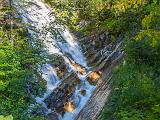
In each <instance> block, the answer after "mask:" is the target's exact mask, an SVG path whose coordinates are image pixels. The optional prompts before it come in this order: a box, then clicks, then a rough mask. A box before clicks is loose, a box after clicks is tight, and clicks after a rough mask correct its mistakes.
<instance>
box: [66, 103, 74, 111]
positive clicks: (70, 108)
mask: <svg viewBox="0 0 160 120" xmlns="http://www.w3.org/2000/svg"><path fill="white" fill-rule="evenodd" d="M75 108H76V106H75V105H74V103H73V102H66V103H65V104H64V110H65V111H66V112H73V111H74V110H75Z"/></svg>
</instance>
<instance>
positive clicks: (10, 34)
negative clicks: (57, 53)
mask: <svg viewBox="0 0 160 120" xmlns="http://www.w3.org/2000/svg"><path fill="white" fill-rule="evenodd" d="M1 10H2V11H3V15H2V19H1V21H2V22H0V24H1V27H0V115H4V116H7V115H12V116H13V118H14V119H15V120H29V119H34V118H32V117H30V116H29V115H28V114H27V110H28V108H29V105H30V104H31V103H33V102H35V101H34V100H33V99H32V97H31V93H30V92H29V91H28V85H32V84H34V87H32V89H33V91H39V90H40V89H41V88H42V89H44V88H43V87H44V86H45V83H44V82H41V81H39V82H37V81H36V80H35V77H34V76H33V75H36V72H35V70H36V69H37V66H38V65H40V64H41V63H42V62H43V60H42V56H41V55H40V54H41V53H42V52H43V51H42V48H41V47H42V46H41V43H40V42H38V43H37V41H36V40H35V45H36V47H33V46H32V43H31V42H30V40H29V39H28V35H27V31H26V28H25V27H26V26H24V25H23V24H22V23H21V21H20V20H19V19H17V18H14V16H12V13H13V12H14V11H12V10H11V9H10V6H8V5H4V6H3V9H1ZM7 16H10V17H9V18H8V17H7ZM11 22H12V24H11ZM36 78H38V77H37V76H36ZM36 86H38V87H36ZM41 91H43V90H41ZM32 94H33V95H35V94H34V93H32ZM36 95H38V94H36ZM12 116H7V117H3V116H0V119H3V120H12V119H13V118H12ZM37 119H38V118H37ZM34 120H36V119H34Z"/></svg>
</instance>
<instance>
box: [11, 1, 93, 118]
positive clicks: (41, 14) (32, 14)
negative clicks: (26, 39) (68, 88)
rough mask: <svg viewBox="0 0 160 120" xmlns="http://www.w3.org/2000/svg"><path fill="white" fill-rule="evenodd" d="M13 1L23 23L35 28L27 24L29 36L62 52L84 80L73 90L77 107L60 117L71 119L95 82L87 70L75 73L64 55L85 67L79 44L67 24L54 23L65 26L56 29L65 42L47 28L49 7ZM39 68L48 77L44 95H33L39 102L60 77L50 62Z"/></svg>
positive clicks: (84, 101) (86, 98)
mask: <svg viewBox="0 0 160 120" xmlns="http://www.w3.org/2000/svg"><path fill="white" fill-rule="evenodd" d="M14 3H15V4H16V5H17V8H18V10H20V13H22V15H21V16H22V19H23V21H24V22H25V23H30V24H31V26H32V27H34V28H35V29H36V30H37V31H38V32H34V31H33V30H31V29H30V27H29V28H28V31H29V33H30V35H31V37H37V36H38V39H41V40H43V43H44V44H45V46H46V49H47V50H48V54H59V55H61V56H62V57H63V58H64V60H65V63H66V64H68V66H69V68H70V69H71V70H73V71H74V72H75V73H76V74H77V75H78V77H79V78H80V79H81V82H83V85H81V86H80V87H78V88H76V92H75V93H74V96H75V98H78V99H79V100H80V102H79V104H78V106H77V108H76V109H75V110H74V111H73V112H71V113H65V114H64V116H63V118H62V120H74V119H75V117H76V116H77V115H78V113H79V112H80V110H81V109H82V108H83V107H84V105H85V104H86V102H87V101H88V99H89V98H90V96H91V94H92V92H93V90H94V89H95V86H91V85H90V84H89V83H88V81H87V80H86V79H85V78H86V76H87V74H88V73H86V74H85V75H80V74H79V73H77V72H76V69H75V68H74V66H73V65H72V63H71V62H70V60H69V59H68V57H66V55H65V54H70V55H71V57H72V60H73V61H74V62H75V63H78V64H80V65H81V66H83V67H85V68H86V69H87V68H88V67H87V63H86V60H85V57H84V56H83V53H82V51H81V48H80V46H79V45H78V43H77V42H76V41H75V40H74V38H73V37H72V35H71V34H70V32H69V30H68V29H67V28H65V29H64V28H63V27H62V26H60V25H57V26H55V27H61V28H63V29H64V31H59V33H60V34H61V36H62V37H63V40H64V42H63V41H61V40H60V39H58V37H55V36H54V35H53V34H52V28H51V30H50V25H51V24H52V23H54V20H55V17H54V16H52V15H50V13H51V9H50V8H48V7H47V6H46V5H45V4H44V3H43V2H42V1H41V0H27V1H26V3H22V1H18V0H14ZM18 6H21V7H18ZM35 34H36V36H35ZM39 71H40V72H42V77H43V78H44V79H45V80H46V81H47V91H46V93H45V94H44V96H43V97H42V98H40V97H36V100H37V102H38V103H43V101H44V99H45V98H46V97H47V96H49V95H50V94H51V93H52V91H53V90H54V89H55V88H56V87H58V84H59V83H60V82H63V81H60V80H59V78H58V76H57V73H56V71H55V70H54V67H53V66H51V65H50V64H44V65H43V66H42V67H40V68H39ZM81 89H85V90H86V95H85V96H82V95H81V94H80V92H79V91H80V90H81Z"/></svg>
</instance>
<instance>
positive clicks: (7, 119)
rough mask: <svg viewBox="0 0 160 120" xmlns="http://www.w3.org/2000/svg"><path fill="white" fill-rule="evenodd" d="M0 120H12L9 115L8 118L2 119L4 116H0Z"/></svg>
mask: <svg viewBox="0 0 160 120" xmlns="http://www.w3.org/2000/svg"><path fill="white" fill-rule="evenodd" d="M0 120H13V116H12V115H9V116H6V117H4V116H2V115H0Z"/></svg>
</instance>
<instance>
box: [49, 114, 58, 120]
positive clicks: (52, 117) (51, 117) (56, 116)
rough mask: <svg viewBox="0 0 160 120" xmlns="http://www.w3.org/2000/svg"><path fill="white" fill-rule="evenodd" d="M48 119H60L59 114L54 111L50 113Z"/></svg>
mask: <svg viewBox="0 0 160 120" xmlns="http://www.w3.org/2000/svg"><path fill="white" fill-rule="evenodd" d="M48 120H59V116H58V114H57V113H55V112H52V113H50V114H48Z"/></svg>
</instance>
